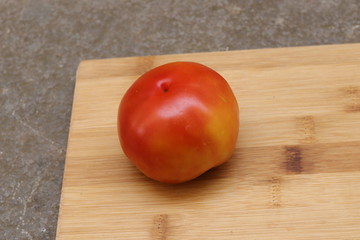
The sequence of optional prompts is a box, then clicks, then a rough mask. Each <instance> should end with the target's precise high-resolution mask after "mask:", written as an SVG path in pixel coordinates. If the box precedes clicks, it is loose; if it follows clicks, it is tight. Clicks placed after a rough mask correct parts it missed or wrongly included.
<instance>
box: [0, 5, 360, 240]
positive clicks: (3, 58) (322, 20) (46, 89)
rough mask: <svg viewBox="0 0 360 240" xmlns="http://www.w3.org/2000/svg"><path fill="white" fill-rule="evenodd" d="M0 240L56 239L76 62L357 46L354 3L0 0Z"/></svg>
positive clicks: (359, 35) (359, 11)
mask: <svg viewBox="0 0 360 240" xmlns="http://www.w3.org/2000/svg"><path fill="white" fill-rule="evenodd" d="M0 33H1V34H0V182H1V185H0V239H1V240H3V239H6V240H7V239H34V240H35V239H36V240H37V239H39V240H41V239H55V231H56V222H57V216H58V206H59V199H60V190H61V183H62V176H63V169H64V161H65V154H66V145H67V135H68V129H69V124H70V114H71V104H72V100H73V89H74V83H75V72H76V69H77V66H78V64H79V62H80V61H81V60H84V59H94V58H112V57H125V56H143V55H158V54H172V53H190V52H208V51H219V50H239V49H253V48H270V47H287V46H300V45H319V44H334V43H350V42H360V1H357V0H352V1H351V0H349V1H348V0H343V1H341V0H309V1H301V0H287V1H286V0H277V1H276V0H266V1H265V0H264V1H261V0H258V1H255V0H253V1H231V0H219V1H205V0H199V1H195V0H184V1H166V0H164V1H144V0H134V1H130V0H128V1H115V0H104V1H95V0H79V1H72V0H62V1H60V0H59V1H45V0H2V1H1V0H0Z"/></svg>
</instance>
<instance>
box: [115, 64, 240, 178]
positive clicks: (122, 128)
mask: <svg viewBox="0 0 360 240" xmlns="http://www.w3.org/2000/svg"><path fill="white" fill-rule="evenodd" d="M238 130H239V109H238V104H237V101H236V98H235V96H234V94H233V92H232V90H231V88H230V86H229V84H228V83H227V81H226V80H225V79H224V78H223V77H222V76H221V75H219V74H218V73H217V72H216V71H214V70H212V69H210V68H208V67H206V66H204V65H202V64H199V63H195V62H173V63H168V64H165V65H162V66H159V67H156V68H154V69H152V70H150V71H148V72H146V73H145V74H143V75H142V76H140V77H139V78H138V79H137V80H136V81H135V82H134V83H133V85H132V86H131V87H130V88H129V89H128V90H127V92H126V93H125V95H124V96H123V98H122V100H121V102H120V105H119V112H118V134H119V139H120V143H121V146H122V149H123V151H124V153H125V154H126V156H127V157H128V158H129V159H130V160H131V161H132V162H133V164H134V165H135V166H136V167H137V168H138V169H139V170H140V171H141V172H143V173H144V174H145V175H146V176H148V177H150V178H152V179H154V180H157V181H160V182H165V183H172V184H175V183H181V182H185V181H188V180H191V179H194V178H196V177H197V176H199V175H201V174H202V173H204V172H206V171H207V170H209V169H210V168H213V167H215V166H218V165H220V164H222V163H224V162H225V161H226V160H228V159H229V158H230V157H231V155H232V153H233V151H234V148H235V145H236V141H237V136H238Z"/></svg>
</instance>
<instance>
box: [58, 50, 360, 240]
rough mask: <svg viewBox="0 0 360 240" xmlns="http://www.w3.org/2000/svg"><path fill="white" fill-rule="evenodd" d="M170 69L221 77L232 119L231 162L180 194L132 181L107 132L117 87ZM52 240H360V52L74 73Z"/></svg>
mask: <svg viewBox="0 0 360 240" xmlns="http://www.w3.org/2000/svg"><path fill="white" fill-rule="evenodd" d="M171 61H195V62H199V63H202V64H205V65H207V66H209V67H211V68H213V69H214V70H216V71H218V72H219V73H220V74H221V75H223V76H224V77H225V79H227V80H228V82H229V84H230V85H231V87H232V88H233V90H234V92H235V95H236V97H237V100H238V102H239V106H240V118H241V120H240V125H241V126H240V134H239V139H238V143H237V147H236V150H235V153H234V156H233V158H232V159H231V160H230V161H229V162H227V163H226V164H224V165H222V166H220V167H218V168H216V169H213V170H210V171H209V172H207V173H206V174H204V175H202V176H201V177H199V178H198V179H196V180H194V181H191V182H188V183H185V184H181V185H165V184H160V183H157V182H155V181H152V180H150V179H147V178H146V177H144V176H143V175H142V174H141V173H140V172H138V171H137V170H136V169H135V167H133V165H132V164H131V163H130V162H129V161H128V160H127V159H126V157H125V156H124V154H123V152H122V150H121V148H120V145H119V142H118V138H117V130H116V119H117V108H118V104H119V102H120V100H121V97H122V95H123V94H124V92H125V91H126V90H127V88H128V87H129V86H130V85H131V83H132V82H134V81H135V80H136V78H137V77H138V76H139V75H141V74H142V73H144V72H145V71H147V70H149V69H151V68H153V67H155V66H158V65H161V64H164V63H167V62H171ZM134 107H136V106H134ZM57 239H58V240H74V239H86V240H91V239H103V240H104V239H105V240H106V239H111V240H114V239H153V240H155V239H159V240H165V239H166V240H171V239H184V240H195V239H196V240H199V239H204V240H208V239H223V240H231V239H299V240H300V239H301V240H304V239H326V240H329V239H337V240H338V239H346V240H350V239H354V240H355V239H357V240H358V239H360V44H347V45H332V46H316V47H296V48H284V49H263V50H247V51H230V52H215V53H199V54H181V55H167V56H153V57H134V58H119V59H104V60H89V61H84V62H82V63H81V64H80V66H79V69H78V73H77V81H76V88H75V96H74V104H73V112H72V119H71V127H70V134H69V142H68V151H67V158H66V166H65V173H64V180H63V190H62V197H61V206H60V213H59V221H58V229H57Z"/></svg>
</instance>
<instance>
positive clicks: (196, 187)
mask: <svg viewBox="0 0 360 240" xmlns="http://www.w3.org/2000/svg"><path fill="white" fill-rule="evenodd" d="M233 160H235V159H233ZM236 160H238V159H236ZM234 174H236V167H235V162H234V161H232V159H230V160H229V161H227V162H225V163H224V164H222V165H220V166H218V167H215V168H212V169H210V170H208V171H207V172H205V173H203V174H202V175H200V176H199V177H197V178H195V179H193V180H191V181H188V182H185V183H180V184H174V185H172V184H165V183H160V182H156V181H154V180H151V179H148V181H147V183H148V184H146V185H147V187H148V188H150V189H151V190H150V192H151V193H152V194H156V195H157V197H163V198H166V199H167V200H170V201H173V202H183V201H185V200H192V201H201V199H203V198H208V197H209V196H212V195H213V196H214V194H218V192H219V191H220V192H223V191H224V184H226V182H229V181H232V180H231V179H234V180H236V179H235V178H234ZM144 178H146V177H145V176H144ZM224 182H225V183H224Z"/></svg>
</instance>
